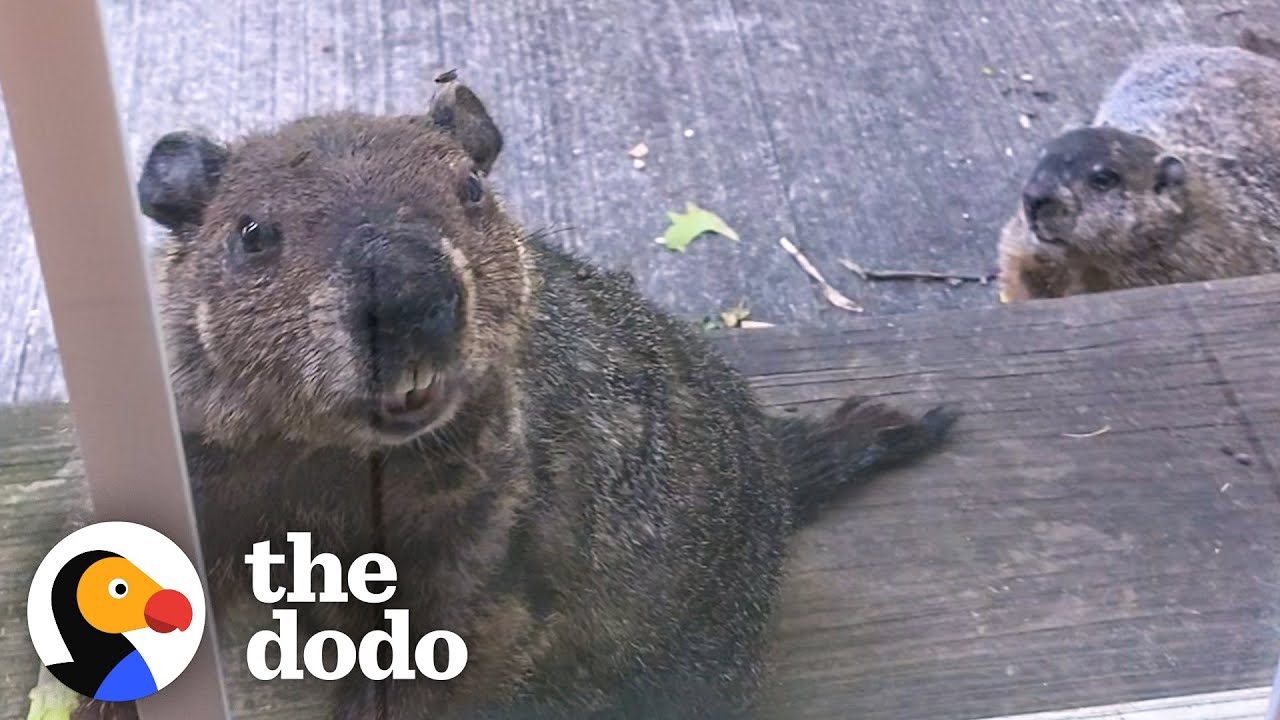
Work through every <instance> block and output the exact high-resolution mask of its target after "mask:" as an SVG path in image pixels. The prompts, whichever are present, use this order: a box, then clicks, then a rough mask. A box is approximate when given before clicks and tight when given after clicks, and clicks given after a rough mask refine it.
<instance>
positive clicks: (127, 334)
mask: <svg viewBox="0 0 1280 720" xmlns="http://www.w3.org/2000/svg"><path fill="white" fill-rule="evenodd" d="M0 86H2V87H3V91H4V102H5V107H6V110H7V113H8V116H9V126H10V130H11V134H12V137H13V144H14V151H15V154H16V156H17V160H18V168H19V170H20V172H21V175H22V182H23V188H24V190H25V193H26V201H27V208H28V212H29V213H30V216H31V224H32V229H33V230H34V232H35V238H36V247H37V252H38V255H39V258H40V267H41V271H42V272H43V274H44V279H45V287H46V291H47V292H48V296H49V307H50V310H51V312H52V314H53V321H54V332H55V335H56V336H57V340H58V348H59V352H60V355H61V358H62V367H63V374H64V376H65V378H66V383H67V391H68V394H69V395H70V397H71V401H72V412H73V414H74V417H75V421H76V429H77V433H78V436H79V441H80V449H81V452H82V455H83V458H84V463H85V470H86V473H87V475H88V479H89V484H90V490H91V493H92V496H93V503H94V512H95V515H96V518H97V519H98V520H127V521H131V522H137V523H141V524H144V525H148V526H150V527H153V528H155V529H156V530H159V531H160V532H162V533H164V534H165V535H167V536H169V537H170V538H172V539H173V541H174V542H176V543H177V544H178V545H179V546H181V547H182V549H183V550H185V551H186V552H187V554H188V555H189V556H190V557H191V559H192V560H193V561H194V562H195V564H196V567H197V568H198V569H199V570H200V572H201V578H202V580H203V579H204V563H203V559H202V557H201V555H200V548H199V540H198V537H197V534H196V524H195V516H194V513H193V512H192V507H191V491H190V487H189V485H188V482H187V474H186V465H185V462H184V456H183V452H182V447H181V439H180V435H179V433H178V428H177V421H176V414H175V411H174V406H173V400H172V396H171V394H170V389H169V384H168V375H167V369H166V365H165V357H164V352H163V346H162V344H161V343H162V340H161V337H160V334H159V331H158V322H157V317H156V312H155V308H154V306H153V304H152V300H151V294H150V289H151V287H150V282H149V273H148V270H147V265H146V259H145V253H144V249H143V243H142V235H141V232H140V229H141V228H140V225H139V217H140V213H139V211H138V204H137V200H136V198H135V190H134V183H133V180H132V178H131V173H130V172H129V167H128V156H127V153H126V152H125V145H124V142H123V135H122V131H121V127H120V121H119V117H118V115H117V112H116V103H115V96H114V90H113V87H112V83H111V73H110V66H109V64H108V62H107V53H106V46H105V38H104V34H103V28H102V25H101V22H100V18H99V12H98V6H97V3H96V2H95V0H0ZM206 587H207V583H206ZM216 647H217V643H216V641H215V634H214V628H213V624H212V621H210V623H209V624H208V625H207V626H206V628H205V633H204V640H203V642H202V644H201V646H200V650H199V652H198V653H197V655H196V658H195V660H194V661H193V662H192V664H191V666H190V667H188V668H187V670H186V672H185V673H183V674H182V676H181V677H179V678H178V679H177V680H176V681H174V682H173V684H172V685H170V686H169V687H167V688H165V690H164V691H162V692H161V693H159V694H157V695H154V696H152V697H150V698H146V699H144V700H142V701H140V702H139V703H138V709H139V712H140V714H141V715H142V717H143V718H144V720H146V719H148V718H150V719H151V720H160V719H161V718H164V719H171V718H183V720H225V718H227V717H228V712H227V704H226V697H225V693H224V691H223V687H222V680H221V675H220V673H219V669H218V658H217V653H216ZM33 670H34V668H33Z"/></svg>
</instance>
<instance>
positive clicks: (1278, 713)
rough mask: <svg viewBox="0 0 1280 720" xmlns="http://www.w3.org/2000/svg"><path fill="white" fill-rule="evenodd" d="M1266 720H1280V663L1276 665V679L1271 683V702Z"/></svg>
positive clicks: (1268, 705) (1268, 704)
mask: <svg viewBox="0 0 1280 720" xmlns="http://www.w3.org/2000/svg"><path fill="white" fill-rule="evenodd" d="M1265 720H1280V662H1277V663H1276V677H1275V680H1273V681H1272V682H1271V701H1270V702H1268V703H1267V716H1266V718H1265Z"/></svg>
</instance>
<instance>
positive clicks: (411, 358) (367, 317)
mask: <svg viewBox="0 0 1280 720" xmlns="http://www.w3.org/2000/svg"><path fill="white" fill-rule="evenodd" d="M365 277H366V282H367V283H368V286H367V288H366V295H365V297H366V298H367V300H366V301H365V303H364V304H363V305H362V306H361V307H359V308H358V309H357V316H356V318H355V326H356V332H357V333H358V334H360V335H363V338H361V339H363V340H364V342H367V343H368V345H367V346H368V348H369V353H370V357H371V359H372V361H373V363H374V366H375V369H376V370H377V371H378V374H379V376H380V377H381V378H382V379H383V382H389V383H395V382H397V379H398V378H399V377H400V376H401V375H402V374H403V373H404V372H405V370H406V368H412V367H415V366H418V365H429V366H431V367H434V368H436V369H440V368H443V367H444V366H446V365H448V364H449V363H450V362H451V361H452V360H453V359H454V358H455V357H456V355H457V350H458V337H459V332H460V330H461V324H462V305H463V298H462V294H461V291H460V286H459V282H458V279H457V277H456V275H455V273H454V270H453V267H452V264H451V263H450V262H449V259H448V258H447V257H446V256H445V255H444V253H443V252H441V251H440V250H438V249H435V248H433V247H432V243H430V242H429V240H427V239H424V238H421V237H417V238H412V239H404V240H403V242H401V241H400V240H399V239H393V240H392V242H389V243H387V245H386V246H385V249H384V250H381V251H379V252H378V253H377V254H376V257H375V259H374V260H373V262H372V263H371V267H370V268H368V269H367V272H366V273H365Z"/></svg>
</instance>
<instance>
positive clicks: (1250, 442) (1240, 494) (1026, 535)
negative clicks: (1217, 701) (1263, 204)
mask: <svg viewBox="0 0 1280 720" xmlns="http://www.w3.org/2000/svg"><path fill="white" fill-rule="evenodd" d="M1278 293H1280V276H1271V277H1268V278H1263V279H1259V280H1254V281H1235V282H1232V283H1221V284H1218V285H1217V287H1215V288H1211V289H1210V288H1199V287H1195V288H1193V287H1187V288H1184V289H1182V290H1181V291H1179V292H1172V293H1171V292H1163V291H1159V290H1157V291H1149V290H1148V291H1137V292H1132V293H1120V294H1112V295H1110V296H1096V297H1094V298H1092V299H1090V300H1089V301H1088V302H1067V303H1061V304H1054V303H1035V304H1032V305H1030V306H1019V307H1009V308H995V309H983V310H973V311H967V312H965V313H963V314H943V315H936V316H935V315H932V314H915V315H907V316H899V317H895V318H892V319H891V322H890V321H889V319H886V320H884V321H881V322H873V321H870V320H867V321H860V322H853V323H849V324H848V325H847V327H845V328H844V329H842V330H841V331H839V332H835V333H832V334H817V333H805V332H802V331H799V330H791V331H775V332H770V333H768V334H762V335H759V336H756V335H753V334H752V333H740V334H736V335H732V336H729V337H728V338H726V339H725V343H726V346H727V347H729V348H736V350H732V351H731V352H732V357H733V358H734V359H735V360H736V361H737V362H738V364H739V365H740V366H741V367H743V368H744V369H745V370H746V371H747V372H749V373H751V374H753V375H755V376H757V377H756V381H755V382H756V386H757V388H758V392H759V393H760V395H761V397H762V398H763V399H764V400H765V401H766V402H768V403H771V404H775V405H784V406H787V405H789V406H792V407H799V408H802V409H804V410H805V411H812V410H816V409H819V408H822V407H825V406H828V405H830V404H833V403H834V402H835V401H836V400H837V399H838V398H841V397H844V396H846V395H848V394H855V393H871V394H875V395H887V396H896V397H900V398H903V399H904V400H910V401H912V402H925V401H929V400H936V399H948V400H953V401H958V402H961V403H963V404H964V406H965V408H966V410H967V415H966V417H965V418H964V420H963V421H962V425H961V427H960V428H959V434H958V435H957V438H956V442H955V443H954V444H953V445H952V446H951V449H950V451H949V452H948V453H946V454H945V455H942V456H939V457H936V458H933V459H931V460H929V461H927V462H926V463H924V464H923V465H921V466H918V467H917V468H915V469H912V470H908V471H905V472H903V473H902V474H901V475H900V477H899V479H897V480H889V481H887V482H885V483H883V484H878V485H875V486H873V487H870V488H867V489H866V491H865V492H862V493H857V494H856V496H855V497H851V498H849V499H848V500H847V501H845V502H842V503H840V504H839V505H838V507H835V508H833V509H832V510H831V511H830V512H829V513H827V515H825V516H824V518H823V519H822V521H821V522H820V523H819V524H818V525H817V526H816V527H814V528H813V529H811V530H810V531H808V532H806V533H804V534H803V535H802V536H801V539H800V541H799V543H798V544H797V547H796V552H795V563H794V566H793V573H792V576H791V580H790V585H789V588H788V589H789V593H790V594H789V596H788V597H789V603H790V604H789V605H788V607H787V609H786V610H785V611H784V622H783V629H782V637H781V639H780V646H781V648H782V650H781V653H780V658H779V675H780V677H783V678H785V681H784V682H783V683H782V684H781V687H779V688H778V691H777V695H776V698H775V699H776V702H777V704H778V709H779V710H778V712H777V717H779V718H782V717H786V718H837V717H860V718H871V719H875V718H897V717H902V716H903V715H904V713H905V714H906V715H908V716H913V715H917V714H919V713H921V712H923V711H924V709H925V708H928V709H929V715H930V717H939V718H955V719H956V720H960V719H962V718H967V717H983V716H991V715H1006V714H1007V715H1013V714H1018V713H1025V712H1029V711H1035V710H1051V709H1054V708H1062V707H1079V706H1090V705H1102V704H1108V703H1111V702H1115V701H1116V700H1118V699H1125V700H1132V699H1143V698H1158V697H1167V696H1172V695H1184V694H1189V693H1198V692H1210V691H1216V690H1222V689H1228V688H1236V687H1250V686H1258V685H1264V684H1266V683H1268V682H1270V676H1271V673H1272V672H1273V670H1274V663H1275V652H1276V650H1275V648H1276V647H1277V644H1278V643H1277V640H1280V602H1277V600H1276V598H1277V597H1280V595H1277V592H1276V591H1277V588H1280V560H1277V557H1280V556H1278V555H1277V554H1276V548H1277V543H1280V528H1278V527H1277V526H1276V523H1275V517H1276V512H1277V510H1278V509H1280V505H1278V502H1277V500H1278V498H1280V476H1278V475H1277V473H1276V470H1275V468H1276V467H1277V466H1276V462H1275V459H1274V458H1273V457H1272V456H1273V455H1274V453H1275V448H1276V447H1277V446H1278V445H1277V443H1276V442H1275V439H1276V438H1277V437H1280V436H1277V435H1276V434H1274V427H1275V425H1274V424H1273V423H1272V421H1273V420H1274V417H1275V415H1274V411H1275V408H1277V407H1280V389H1278V387H1280V385H1278V384H1277V382H1276V379H1277V374H1276V370H1275V367H1274V361H1273V360H1272V359H1270V358H1271V357H1272V356H1273V352H1272V350H1269V349H1263V348H1268V347H1274V346H1275V345H1276V344H1277V343H1280V320H1278V319H1277V318H1276V316H1275V312H1274V307H1275V301H1276V298H1277V296H1278V295H1277V294H1278ZM1228 297H1230V298H1232V299H1230V300H1228V299H1227V298H1228ZM942 318H946V319H947V320H946V321H945V322H941V321H940V320H942ZM775 343H776V344H775ZM779 367H785V368H786V370H785V371H783V372H777V370H776V369H777V368H779ZM1099 431H1102V432H1100V433H1099ZM1091 433H1098V434H1096V435H1093V436H1089V435H1090V434H1091ZM1267 433H1270V434H1267ZM1082 435H1083V437H1081V436H1082ZM1224 448H1227V449H1229V450H1230V451H1229V452H1224V450H1223V449H1224ZM1241 449H1243V451H1244V452H1247V453H1255V456H1254V457H1253V458H1251V459H1250V460H1249V462H1248V464H1244V463H1242V462H1240V461H1239V460H1238V459H1237V458H1236V457H1235V454H1236V453H1237V452H1239V451H1241ZM834 638H840V640H839V643H838V644H837V642H836V641H835V640H834ZM836 647H838V648H840V649H838V650H837V649H833V648H836Z"/></svg>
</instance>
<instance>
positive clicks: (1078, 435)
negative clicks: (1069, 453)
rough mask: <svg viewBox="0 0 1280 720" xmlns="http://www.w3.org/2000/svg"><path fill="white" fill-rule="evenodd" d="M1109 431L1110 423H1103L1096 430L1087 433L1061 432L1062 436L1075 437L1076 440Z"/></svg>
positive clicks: (1086, 438) (1094, 436) (1093, 436)
mask: <svg viewBox="0 0 1280 720" xmlns="http://www.w3.org/2000/svg"><path fill="white" fill-rule="evenodd" d="M1109 432H1111V426H1110V425H1103V426H1102V427H1100V428H1098V429H1097V430H1094V431H1093V432H1087V433H1062V437H1068V438H1075V439H1077V440H1088V439H1089V438H1096V437H1098V436H1099V435H1106V434H1107V433H1109Z"/></svg>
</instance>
